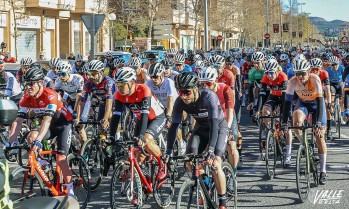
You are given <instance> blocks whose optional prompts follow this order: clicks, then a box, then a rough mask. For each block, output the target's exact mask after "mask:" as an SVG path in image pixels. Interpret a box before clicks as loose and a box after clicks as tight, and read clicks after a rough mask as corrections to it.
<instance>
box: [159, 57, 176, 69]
mask: <svg viewBox="0 0 349 209" xmlns="http://www.w3.org/2000/svg"><path fill="white" fill-rule="evenodd" d="M161 64H162V65H163V66H164V67H165V68H166V69H167V68H169V67H172V66H173V62H172V61H171V60H169V59H164V60H162V61H161Z"/></svg>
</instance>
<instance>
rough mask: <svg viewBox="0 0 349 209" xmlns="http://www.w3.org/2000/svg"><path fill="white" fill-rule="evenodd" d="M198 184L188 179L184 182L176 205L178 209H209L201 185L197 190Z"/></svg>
mask: <svg viewBox="0 0 349 209" xmlns="http://www.w3.org/2000/svg"><path fill="white" fill-rule="evenodd" d="M195 184H196V182H195V181H194V180H192V179H187V180H185V181H184V182H183V184H182V186H181V188H180V190H179V193H178V199H177V203H176V209H190V208H193V209H194V208H195V209H197V208H199V209H207V208H208V207H207V202H206V197H205V195H204V192H203V190H202V188H201V186H200V185H197V186H198V187H199V188H196V185H195Z"/></svg>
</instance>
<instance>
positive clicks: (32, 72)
mask: <svg viewBox="0 0 349 209" xmlns="http://www.w3.org/2000/svg"><path fill="white" fill-rule="evenodd" d="M44 77H45V75H44V72H43V69H42V67H41V65H39V64H32V65H31V66H30V67H29V69H28V70H27V71H26V72H25V74H24V80H25V81H38V80H43V79H44Z"/></svg>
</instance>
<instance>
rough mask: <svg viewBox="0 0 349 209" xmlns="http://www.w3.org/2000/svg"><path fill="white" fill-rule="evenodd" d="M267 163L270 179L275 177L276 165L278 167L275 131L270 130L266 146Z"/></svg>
mask: <svg viewBox="0 0 349 209" xmlns="http://www.w3.org/2000/svg"><path fill="white" fill-rule="evenodd" d="M265 164H266V168H267V174H268V177H269V178H270V179H273V178H274V176H275V167H276V141H275V137H274V133H273V132H272V131H271V130H269V131H268V135H267V140H266V148H265Z"/></svg>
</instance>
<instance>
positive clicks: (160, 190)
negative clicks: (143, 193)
mask: <svg viewBox="0 0 349 209" xmlns="http://www.w3.org/2000/svg"><path fill="white" fill-rule="evenodd" d="M155 168H156V170H157V168H158V167H157V166H155ZM168 172H169V175H167V177H166V178H165V179H163V180H161V181H155V184H154V192H153V193H154V199H155V202H156V204H158V206H159V207H161V208H166V207H168V206H169V205H170V204H171V202H172V199H173V196H174V192H175V175H173V173H170V171H168Z"/></svg>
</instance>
